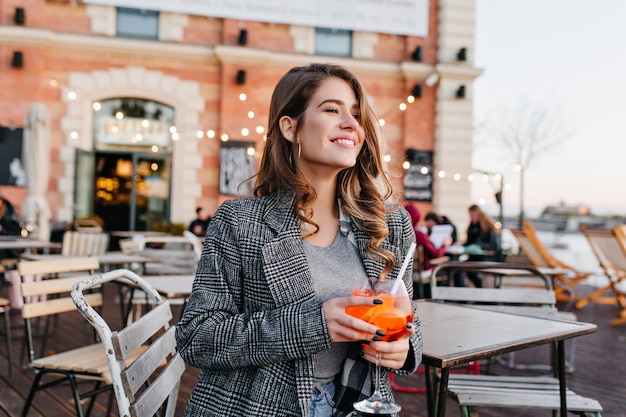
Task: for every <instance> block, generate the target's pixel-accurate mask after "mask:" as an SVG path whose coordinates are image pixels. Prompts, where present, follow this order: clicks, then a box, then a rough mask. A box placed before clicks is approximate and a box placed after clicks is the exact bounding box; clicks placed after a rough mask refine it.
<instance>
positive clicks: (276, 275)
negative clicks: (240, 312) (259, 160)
mask: <svg viewBox="0 0 626 417" xmlns="http://www.w3.org/2000/svg"><path fill="white" fill-rule="evenodd" d="M294 203H295V201H294V198H293V195H289V194H288V195H283V196H280V197H275V198H273V199H272V201H270V203H269V204H268V206H267V211H266V216H265V221H266V223H267V224H268V225H269V226H270V227H271V228H272V229H274V231H275V232H276V236H275V237H274V239H273V240H272V241H270V242H268V243H266V244H265V245H264V246H263V249H262V253H263V271H264V272H265V278H266V279H267V285H268V287H269V289H270V292H271V293H272V297H273V299H274V302H275V303H276V305H277V306H278V307H281V306H285V305H289V304H294V303H299V302H302V301H310V300H313V299H314V297H315V294H314V291H313V284H312V282H311V280H312V277H311V271H310V270H309V267H308V264H307V260H306V255H305V254H304V247H303V245H302V234H301V232H300V227H299V225H298V221H297V218H296V216H295V215H294V213H293V207H294Z"/></svg>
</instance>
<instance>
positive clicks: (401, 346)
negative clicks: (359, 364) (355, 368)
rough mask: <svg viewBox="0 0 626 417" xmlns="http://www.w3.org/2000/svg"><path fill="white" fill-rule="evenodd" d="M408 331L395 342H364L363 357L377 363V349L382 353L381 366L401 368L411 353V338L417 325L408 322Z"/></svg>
mask: <svg viewBox="0 0 626 417" xmlns="http://www.w3.org/2000/svg"><path fill="white" fill-rule="evenodd" d="M407 330H408V331H407V332H405V333H404V334H403V335H402V337H400V338H399V339H398V340H396V341H393V342H382V341H372V342H369V343H368V344H363V358H364V359H366V360H367V361H369V362H372V363H376V351H378V353H380V354H381V356H380V366H384V367H385V368H389V369H401V368H402V367H403V366H404V363H405V362H406V358H407V356H408V354H409V349H410V344H409V339H410V338H411V336H413V335H414V334H415V325H414V324H413V323H409V324H407Z"/></svg>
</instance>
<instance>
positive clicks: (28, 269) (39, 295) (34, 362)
mask: <svg viewBox="0 0 626 417" xmlns="http://www.w3.org/2000/svg"><path fill="white" fill-rule="evenodd" d="M99 267H100V265H99V262H98V259H97V258H93V257H84V258H71V259H55V260H49V261H22V262H19V263H18V264H17V270H18V272H19V274H20V276H21V277H22V280H23V281H24V278H25V277H32V276H35V277H41V278H43V279H34V280H29V281H28V282H22V283H21V292H22V296H23V300H24V304H23V305H22V318H23V319H24V324H25V338H26V342H27V349H28V360H29V366H30V368H31V369H33V370H34V371H35V378H34V379H33V383H32V385H31V388H30V391H29V393H28V397H27V398H26V402H25V404H24V408H23V409H22V416H26V415H27V414H28V410H29V409H30V407H31V405H32V403H33V400H34V398H35V394H36V393H37V392H38V391H40V390H44V389H47V388H49V387H53V386H58V385H60V384H65V383H69V385H70V388H71V391H72V400H73V402H74V407H75V410H76V415H77V416H78V417H82V416H83V415H84V414H83V410H82V406H81V399H82V398H90V399H91V401H90V402H89V405H88V409H87V414H89V411H90V410H91V408H92V406H93V403H94V400H95V395H97V394H98V393H100V392H101V389H102V388H103V386H106V385H107V384H110V383H111V379H110V375H109V372H108V368H107V365H106V358H105V357H104V355H103V354H102V347H101V346H100V345H99V344H92V342H91V341H90V342H88V343H86V344H84V345H82V346H79V347H76V348H74V349H71V350H67V351H64V352H59V353H55V354H53V355H45V354H44V353H43V352H45V351H46V347H45V345H46V340H47V334H48V330H47V329H46V330H45V331H44V333H43V337H42V338H41V339H42V341H41V346H40V349H36V348H35V346H34V337H33V333H34V330H33V323H32V321H34V320H35V319H39V318H43V319H50V318H52V316H55V318H59V319H62V317H63V315H64V314H66V313H68V314H71V313H73V312H75V311H76V309H75V307H74V304H73V302H72V300H71V298H70V296H69V293H70V290H71V288H72V286H73V285H74V284H75V283H76V282H78V281H82V280H84V279H85V278H86V275H88V274H92V273H93V272H95V271H97V270H98V269H99ZM67 274H69V276H68V275H67ZM77 274H78V275H77ZM88 297H89V300H90V303H91V304H92V305H94V306H97V307H99V306H101V305H102V294H101V293H100V292H94V293H92V294H89V295H88ZM44 377H45V378H44ZM48 377H51V378H52V379H50V378H48ZM83 381H89V382H91V381H93V382H94V383H95V386H94V387H93V390H90V391H89V392H84V393H80V392H79V383H80V382H83Z"/></svg>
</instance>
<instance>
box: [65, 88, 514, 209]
mask: <svg viewBox="0 0 626 417" xmlns="http://www.w3.org/2000/svg"><path fill="white" fill-rule="evenodd" d="M68 98H69V99H70V100H76V99H77V94H76V93H75V92H74V91H70V92H68ZM238 98H239V101H241V102H242V103H245V102H246V101H247V99H248V96H247V94H246V93H244V92H242V93H240V94H239V97H238ZM415 101H416V97H414V96H413V95H409V96H407V98H406V100H405V101H403V102H401V103H399V104H398V105H395V106H394V107H393V108H391V109H390V110H388V111H387V112H385V113H384V114H385V115H384V116H382V117H380V118H379V119H378V124H379V126H380V127H381V128H383V127H384V126H385V125H386V124H387V121H386V117H387V116H388V115H389V114H390V113H391V112H392V111H397V110H399V111H400V112H404V111H406V110H407V109H408V107H409V105H411V104H413V103H414V102H415ZM92 106H93V109H94V111H96V112H98V111H100V110H101V106H102V104H101V102H98V101H96V102H94V103H93V105H92ZM114 117H115V119H116V120H117V121H120V122H121V121H123V120H125V119H128V117H127V115H126V114H124V112H122V111H117V112H115V114H114ZM245 117H246V118H247V119H248V120H250V121H255V119H257V114H256V113H255V112H254V111H253V110H248V111H247V112H246V116H245ZM155 123H156V121H155V120H150V119H149V118H143V119H141V120H140V121H136V123H135V124H133V125H132V127H133V128H134V129H135V130H136V131H134V132H133V135H132V136H131V137H130V142H131V143H133V144H139V143H140V142H142V141H143V140H144V139H145V136H146V132H152V133H154V129H155V127H154V124H155ZM253 125H254V123H253ZM108 128H109V129H110V130H111V133H113V134H123V133H128V132H127V131H123V129H122V128H121V127H120V124H119V123H118V124H116V123H111V124H110V126H108ZM266 130H267V129H266V127H265V125H264V124H262V123H257V124H256V126H252V127H242V128H241V130H240V131H239V132H238V133H237V136H239V135H240V137H243V138H249V137H250V135H251V134H252V131H254V132H255V133H256V134H257V135H261V137H260V139H261V140H262V141H263V142H265V141H266V140H267V135H266ZM167 132H168V135H169V137H170V138H171V140H172V141H174V142H176V141H178V140H179V139H180V138H181V134H180V133H179V132H178V130H177V128H176V126H175V125H174V124H173V123H172V124H170V125H169V126H167ZM196 137H197V138H198V139H204V138H207V139H215V138H216V137H218V133H217V132H216V130H215V129H207V130H206V131H205V130H197V131H196ZM70 138H71V139H73V140H78V138H79V134H78V132H77V131H71V132H70ZM219 139H220V140H221V141H222V142H228V141H229V140H231V134H229V133H227V132H223V133H221V134H219ZM250 142H254V143H256V142H257V141H256V140H255V139H254V138H250ZM150 149H151V151H152V152H155V153H156V152H159V151H162V146H159V145H158V144H153V145H151V146H150ZM246 152H247V154H248V155H250V156H255V155H256V149H255V147H254V145H251V146H248V147H247V148H246ZM402 158H403V162H402V164H401V165H402V168H403V169H404V170H408V169H410V168H411V164H412V162H411V161H410V160H407V159H406V157H405V155H403V156H402ZM383 160H384V162H385V163H391V162H392V160H393V158H392V156H391V155H390V154H388V153H387V154H385V155H384V156H383ZM430 170H431V168H430V167H428V166H425V165H422V166H421V167H419V169H418V170H417V171H418V172H419V173H420V174H422V175H436V176H437V177H438V178H440V179H443V178H451V179H452V180H453V181H462V180H466V181H468V182H477V181H479V180H480V181H482V182H484V183H488V182H491V181H495V182H496V183H499V184H500V186H501V190H500V191H503V190H509V189H511V188H512V185H511V183H508V182H507V183H504V182H503V181H502V174H500V173H488V172H480V171H479V172H470V173H466V174H463V173H460V172H451V173H450V172H446V171H445V170H443V169H441V170H437V172H436V173H431V172H430ZM516 171H518V169H516ZM485 202H486V199H485V198H482V197H481V199H480V201H479V204H484V203H485Z"/></svg>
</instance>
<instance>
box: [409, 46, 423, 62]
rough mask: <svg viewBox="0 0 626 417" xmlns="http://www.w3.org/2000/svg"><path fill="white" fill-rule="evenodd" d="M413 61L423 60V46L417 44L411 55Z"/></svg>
mask: <svg viewBox="0 0 626 417" xmlns="http://www.w3.org/2000/svg"><path fill="white" fill-rule="evenodd" d="M411 57H412V58H413V61H421V60H422V47H421V46H417V47H416V48H415V50H414V51H413V55H411Z"/></svg>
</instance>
